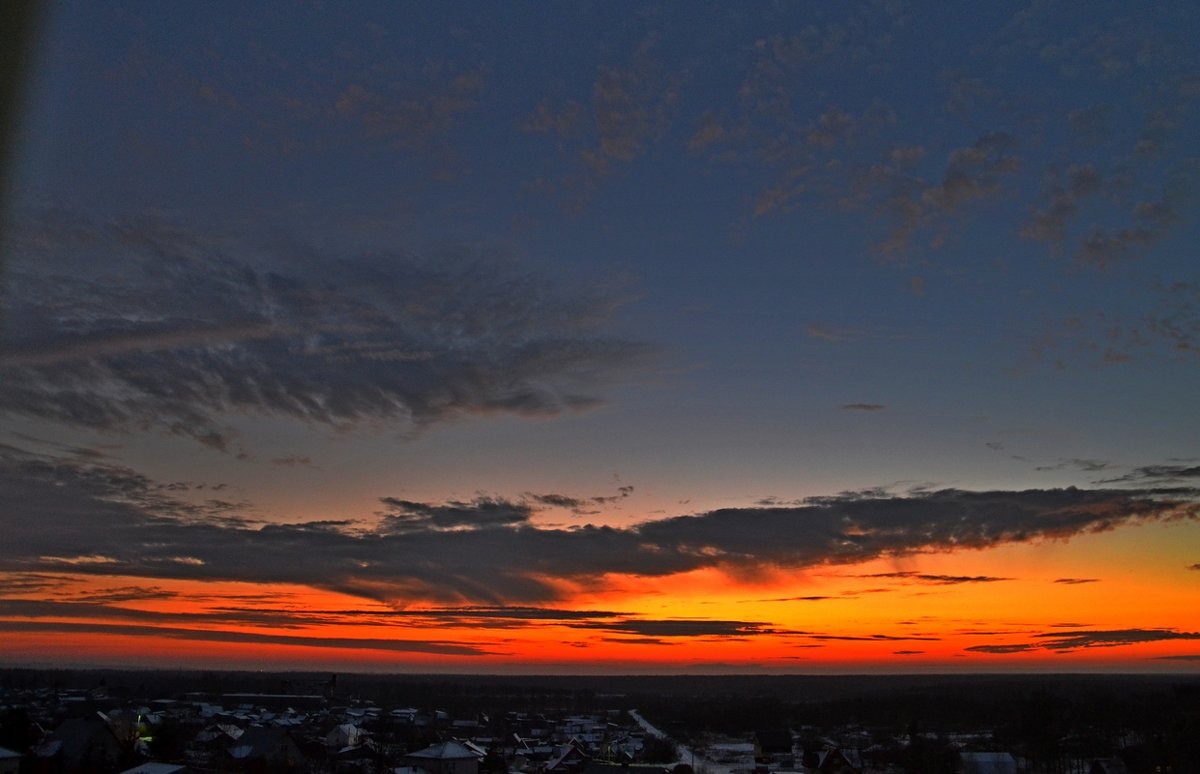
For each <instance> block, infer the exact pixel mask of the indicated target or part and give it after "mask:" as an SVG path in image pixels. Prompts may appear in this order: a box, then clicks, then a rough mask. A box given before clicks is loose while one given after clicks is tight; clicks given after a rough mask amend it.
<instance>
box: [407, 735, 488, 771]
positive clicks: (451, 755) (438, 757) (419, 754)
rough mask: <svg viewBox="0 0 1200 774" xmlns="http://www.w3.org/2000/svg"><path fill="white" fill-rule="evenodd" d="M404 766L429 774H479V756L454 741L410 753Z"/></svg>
mask: <svg viewBox="0 0 1200 774" xmlns="http://www.w3.org/2000/svg"><path fill="white" fill-rule="evenodd" d="M404 764H405V765H406V766H412V767H414V768H420V769H424V770H425V771H427V772H429V774H479V756H478V755H476V754H475V752H473V751H472V750H469V749H467V747H466V746H465V745H463V743H462V742H458V741H455V740H453V739H451V740H450V741H448V742H442V743H441V744H435V745H431V746H429V747H426V748H425V749H424V750H417V751H416V752H414V753H409V754H408V755H406V756H404Z"/></svg>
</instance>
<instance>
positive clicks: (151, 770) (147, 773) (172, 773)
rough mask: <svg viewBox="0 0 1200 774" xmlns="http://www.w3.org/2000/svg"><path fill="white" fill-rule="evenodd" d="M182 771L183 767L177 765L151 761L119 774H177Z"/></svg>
mask: <svg viewBox="0 0 1200 774" xmlns="http://www.w3.org/2000/svg"><path fill="white" fill-rule="evenodd" d="M180 771H183V766H182V765H180V764H178V763H158V762H155V761H151V762H150V763H143V764H142V765H140V766H134V767H133V768H132V769H126V770H125V771H122V772H121V774H177V772H180Z"/></svg>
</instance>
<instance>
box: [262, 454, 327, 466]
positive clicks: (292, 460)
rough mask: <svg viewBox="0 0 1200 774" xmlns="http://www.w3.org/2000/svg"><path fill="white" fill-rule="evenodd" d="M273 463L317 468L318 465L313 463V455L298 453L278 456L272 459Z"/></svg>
mask: <svg viewBox="0 0 1200 774" xmlns="http://www.w3.org/2000/svg"><path fill="white" fill-rule="evenodd" d="M271 464H272V465H276V466H278V467H284V468H295V467H305V468H315V467H316V466H315V465H313V461H312V457H307V456H301V455H297V454H293V455H289V456H287V457H276V458H274V459H273V460H271Z"/></svg>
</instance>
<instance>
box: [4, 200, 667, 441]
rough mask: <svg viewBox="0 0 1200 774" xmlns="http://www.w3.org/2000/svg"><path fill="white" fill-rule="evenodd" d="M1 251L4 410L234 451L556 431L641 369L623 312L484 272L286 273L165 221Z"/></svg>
mask: <svg viewBox="0 0 1200 774" xmlns="http://www.w3.org/2000/svg"><path fill="white" fill-rule="evenodd" d="M18 232H19V233H18V234H17V238H16V239H14V242H13V248H12V251H11V254H12V259H11V263H10V267H11V268H10V272H9V276H8V281H9V282H8V284H9V287H8V297H9V299H10V300H11V309H10V310H9V320H10V323H9V326H8V328H7V330H6V337H7V346H6V352H5V354H4V356H3V359H2V360H0V411H6V412H8V413H10V414H16V415H24V416H29V417H36V418H39V419H47V420H52V421H56V422H60V423H64V424H67V425H71V426H75V427H87V428H95V429H100V430H107V431H127V430H142V429H155V430H159V431H161V432H164V433H170V434H175V435H181V436H187V437H191V438H194V439H195V440H197V441H199V442H201V443H203V444H206V445H208V446H211V447H213V448H217V449H222V450H231V451H232V450H234V449H235V447H236V442H237V439H236V436H235V434H234V433H233V432H232V431H231V429H230V425H231V422H232V421H233V420H234V419H236V417H237V416H239V415H242V414H262V415H268V416H275V417H282V418H288V419H293V420H298V421H303V422H313V423H321V424H327V425H333V426H336V427H350V426H354V425H357V424H361V423H367V422H370V423H375V424H379V425H385V426H389V427H392V428H395V430H396V431H397V432H400V433H405V434H411V433H416V432H420V431H421V430H423V429H425V428H428V427H429V426H431V425H434V424H436V423H439V422H445V421H451V420H454V419H457V418H460V417H465V416H472V415H474V416H479V415H489V414H516V415H525V416H553V415H555V414H559V413H562V412H567V411H580V410H585V409H588V408H590V407H593V406H595V405H597V404H598V403H600V402H601V398H600V397H599V396H598V395H597V394H596V392H595V390H596V387H597V386H598V385H601V384H603V383H605V382H607V381H610V380H611V379H613V378H614V377H616V376H618V375H619V374H622V373H628V372H629V371H630V370H632V369H637V368H640V367H642V366H644V365H646V364H647V363H648V362H649V358H650V356H651V352H652V349H651V348H650V347H649V346H647V345H646V344H644V343H641V342H636V341H629V340H625V339H621V338H618V337H615V336H612V335H608V334H607V333H606V331H605V328H606V327H607V323H608V320H609V318H610V317H611V315H612V314H613V312H614V310H615V308H616V307H617V306H619V304H620V302H621V300H620V298H619V297H618V296H616V295H615V294H613V293H610V292H607V291H604V290H599V289H577V290H569V289H566V288H562V287H558V286H556V285H554V284H553V283H552V282H550V281H548V280H546V279H544V278H541V277H537V276H534V275H531V274H529V273H526V272H523V271H521V270H520V269H519V268H518V267H517V266H516V265H515V264H514V263H513V262H511V261H508V260H506V259H504V258H502V257H499V256H495V255H487V254H472V253H468V252H464V251H454V250H448V251H443V252H442V253H439V254H437V255H433V256H430V257H429V258H416V257H411V256H406V255H403V254H393V255H387V256H375V257H361V258H353V259H351V258H347V259H335V260H332V263H331V264H330V263H323V262H322V261H318V260H315V259H314V260H308V259H306V258H305V257H304V256H303V255H299V256H293V255H289V256H287V257H286V259H285V257H284V256H283V255H280V254H277V253H276V252H274V251H270V250H255V249H252V248H250V247H249V246H247V245H244V244H238V243H227V242H224V241H222V240H219V239H216V238H212V237H208V236H205V235H201V234H196V233H190V232H187V231H184V230H181V229H179V228H176V227H174V226H171V225H170V224H166V223H161V222H160V223H137V224H131V223H112V224H92V223H87V222H81V221H79V220H77V219H72V218H69V217H62V218H56V216H52V215H51V216H46V217H44V218H43V219H42V220H41V221H37V222H29V221H26V222H25V223H24V224H23V227H22V228H20V229H18Z"/></svg>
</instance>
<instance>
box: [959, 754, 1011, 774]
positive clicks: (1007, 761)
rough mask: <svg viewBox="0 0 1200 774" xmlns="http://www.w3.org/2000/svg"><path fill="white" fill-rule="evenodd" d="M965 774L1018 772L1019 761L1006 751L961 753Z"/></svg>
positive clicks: (1009, 773)
mask: <svg viewBox="0 0 1200 774" xmlns="http://www.w3.org/2000/svg"><path fill="white" fill-rule="evenodd" d="M959 757H960V758H961V760H962V770H963V774H1016V772H1017V762H1016V760H1015V759H1014V758H1013V757H1012V755H1011V754H1010V753H1006V752H965V753H959Z"/></svg>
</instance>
